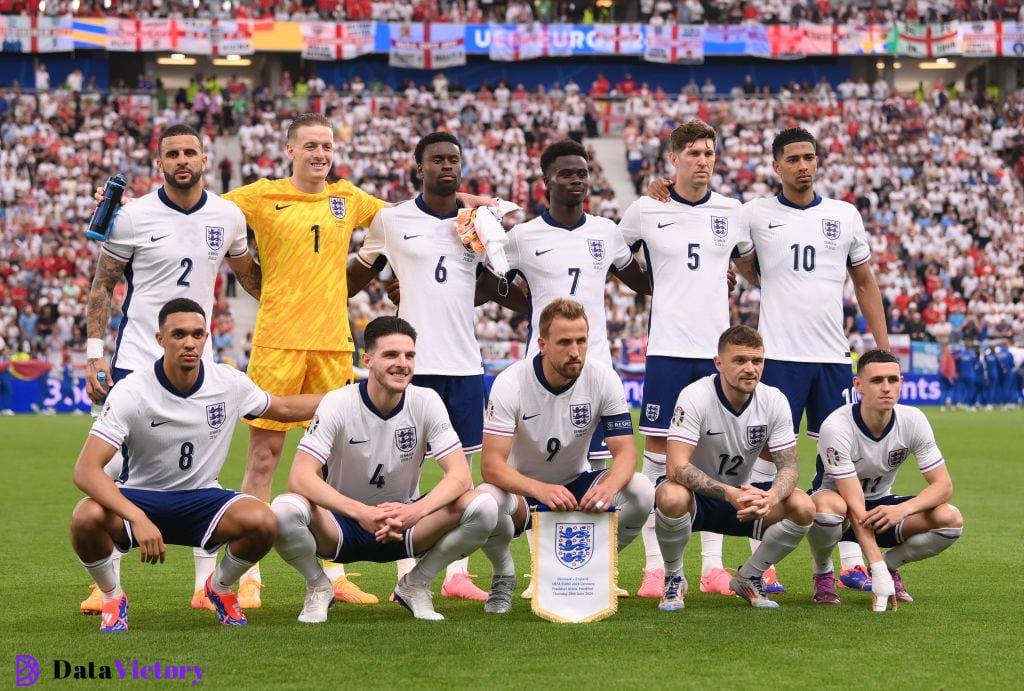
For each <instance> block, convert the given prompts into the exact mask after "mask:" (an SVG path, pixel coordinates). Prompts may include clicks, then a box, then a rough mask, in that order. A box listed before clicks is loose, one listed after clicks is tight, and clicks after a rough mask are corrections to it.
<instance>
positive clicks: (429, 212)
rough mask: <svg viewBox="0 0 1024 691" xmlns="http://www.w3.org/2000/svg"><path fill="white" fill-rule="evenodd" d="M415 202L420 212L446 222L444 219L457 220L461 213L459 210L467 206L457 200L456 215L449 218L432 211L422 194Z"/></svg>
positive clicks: (417, 196) (450, 215)
mask: <svg viewBox="0 0 1024 691" xmlns="http://www.w3.org/2000/svg"><path fill="white" fill-rule="evenodd" d="M414 201H415V202H416V206H418V207H419V209H420V211H422V212H423V213H425V214H427V215H428V216H433V217H434V218H439V219H441V220H444V219H447V218H455V217H456V216H457V215H458V213H459V209H461V208H462V207H464V206H465V204H463V203H462V202H461V201H460V200H458V199H456V200H455V213H453V214H448V215H447V216H442V215H441V214H439V213H437V212H436V211H434V210H433V209H431V208H430V207H429V206H427V203H426V202H425V201H423V195H422V194H418V195H416V199H415V200H414Z"/></svg>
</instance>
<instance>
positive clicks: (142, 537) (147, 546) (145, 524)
mask: <svg viewBox="0 0 1024 691" xmlns="http://www.w3.org/2000/svg"><path fill="white" fill-rule="evenodd" d="M131 524H132V535H133V536H134V537H135V541H136V542H137V543H139V553H140V554H141V556H142V561H144V562H145V563H147V564H159V563H163V561H164V559H166V558H167V546H166V545H164V536H163V535H161V534H160V529H159V528H157V527H156V525H154V524H153V522H152V521H151V520H149V519H148V518H146V517H145V516H143V517H142V518H140V519H138V520H135V521H132V522H131Z"/></svg>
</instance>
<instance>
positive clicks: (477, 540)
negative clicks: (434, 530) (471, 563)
mask: <svg viewBox="0 0 1024 691" xmlns="http://www.w3.org/2000/svg"><path fill="white" fill-rule="evenodd" d="M497 523H498V504H497V503H496V502H495V501H494V497H492V496H491V495H489V494H480V495H477V496H476V497H474V498H473V499H472V500H471V501H470V502H469V505H468V506H467V507H466V509H465V510H464V511H463V512H462V516H461V517H460V518H459V524H458V525H457V526H455V527H454V528H453V529H452V530H450V531H448V532H447V533H445V534H444V535H442V536H441V538H440V539H439V540H438V541H437V542H435V543H434V546H433V547H431V548H430V549H428V550H427V551H426V552H425V553H424V554H423V556H421V557H420V558H419V561H418V562H416V566H414V567H413V568H412V571H410V572H409V574H408V575H407V576H406V578H405V580H406V582H407V583H409V584H410V585H414V586H421V587H425V586H428V585H429V584H430V581H432V580H433V579H434V576H436V575H437V574H439V573H441V569H443V568H444V567H446V566H448V564H450V563H451V562H453V561H455V560H456V559H461V558H462V557H465V556H468V555H469V554H470V553H472V552H475V551H476V550H478V549H480V547H482V546H483V544H484V542H486V541H487V538H488V537H489V536H490V535H491V533H493V532H494V527H495V525H497ZM413 539H414V540H415V535H414V537H413Z"/></svg>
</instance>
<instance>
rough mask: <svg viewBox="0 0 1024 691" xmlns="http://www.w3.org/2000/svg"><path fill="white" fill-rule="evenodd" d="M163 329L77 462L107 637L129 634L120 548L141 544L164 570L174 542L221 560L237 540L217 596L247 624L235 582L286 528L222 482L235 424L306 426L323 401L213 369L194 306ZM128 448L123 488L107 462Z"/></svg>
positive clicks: (171, 305) (232, 616)
mask: <svg viewBox="0 0 1024 691" xmlns="http://www.w3.org/2000/svg"><path fill="white" fill-rule="evenodd" d="M158 324H159V328H160V331H159V332H158V333H157V334H156V339H157V341H158V342H159V343H160V346H161V347H162V348H163V352H164V355H163V357H162V358H160V359H159V360H157V361H156V363H155V364H154V365H153V366H152V367H148V368H140V369H139V370H137V371H135V372H133V373H131V374H129V375H128V376H126V377H125V378H124V379H122V380H121V381H120V382H119V383H118V385H117V386H115V387H114V389H113V390H112V391H111V393H110V395H109V396H108V397H107V401H106V404H105V406H104V409H103V413H102V414H101V415H100V416H99V418H98V419H97V420H96V423H95V424H94V425H93V427H92V431H91V432H90V434H89V437H88V438H87V439H86V442H85V446H84V447H83V448H82V452H81V454H80V455H79V457H78V462H77V463H76V464H75V477H74V479H75V484H76V485H78V487H79V488H80V489H81V490H82V491H83V492H85V493H86V494H87V495H88V497H87V498H85V499H83V500H82V501H81V502H79V503H78V506H76V507H75V511H74V514H73V515H72V518H71V543H72V545H73V547H74V549H75V552H77V553H78V557H79V559H81V561H82V565H83V566H84V567H85V569H86V571H88V572H89V575H91V576H92V577H93V579H95V583H96V585H97V586H98V587H99V589H100V590H101V591H102V593H103V611H102V620H101V621H100V631H103V632H107V633H109V632H115V631H127V630H128V597H127V596H126V595H125V594H124V592H123V591H122V590H121V583H120V577H119V574H118V572H117V569H116V567H115V564H114V560H113V559H112V558H111V552H112V551H113V549H114V547H115V546H116V547H117V549H118V550H119V551H120V552H122V553H123V552H127V551H128V549H130V548H131V547H132V546H138V547H139V549H140V551H141V553H142V560H143V561H145V562H148V563H150V564H155V563H157V562H162V561H164V557H165V554H166V548H165V546H164V545H165V543H170V544H176V545H188V546H192V547H202V548H203V549H205V550H207V551H208V552H214V553H215V552H216V551H217V549H218V547H220V545H223V544H225V543H226V544H227V549H226V550H225V552H224V558H223V559H221V561H220V563H219V564H218V565H217V568H216V570H215V571H214V572H213V574H211V575H210V576H209V577H208V578H207V579H206V585H205V591H206V596H207V597H209V599H210V601H211V602H212V603H213V605H214V607H215V609H216V612H217V618H218V620H219V621H220V622H221V623H222V624H227V625H230V626H242V625H244V624H245V623H246V619H245V615H244V614H243V613H242V610H241V609H240V608H239V606H238V601H237V599H236V597H235V595H234V594H233V593H232V591H231V586H232V584H234V583H235V582H236V581H237V580H238V578H239V577H240V576H241V575H242V574H243V573H245V571H246V569H248V568H249V567H250V566H252V563H253V562H255V561H257V560H258V559H260V558H261V557H262V556H263V555H264V554H266V553H267V552H268V551H270V548H271V547H272V546H273V544H274V538H275V536H276V534H277V530H276V522H275V520H274V515H273V514H272V513H271V512H270V509H268V508H267V507H266V506H265V505H264V504H263V502H261V501H259V500H257V499H256V498H255V497H251V496H249V495H247V494H242V493H240V492H235V491H234V490H228V489H223V488H221V486H220V485H219V484H218V483H217V476H218V474H219V473H220V470H221V468H222V467H223V465H224V461H225V460H226V459H227V455H228V449H229V448H230V446H231V437H232V434H233V433H234V430H235V422H236V421H237V420H239V419H240V418H242V417H268V418H271V419H274V420H280V421H285V422H287V421H292V420H306V419H308V418H309V416H310V415H312V414H313V411H314V410H316V406H317V404H318V403H319V402H320V399H321V398H322V396H320V395H319V394H316V395H304V396H287V397H274V396H270V395H269V394H268V393H266V392H265V391H263V390H262V389H260V388H259V387H257V386H256V385H255V384H253V383H252V382H251V381H250V380H249V379H248V378H247V377H246V376H245V375H244V374H242V373H241V372H239V371H237V370H236V369H234V368H233V367H230V366H229V365H206V364H203V363H202V362H201V360H200V357H201V355H202V352H203V347H204V345H205V344H206V339H207V337H208V336H209V333H208V332H207V330H206V315H205V314H204V312H203V308H202V307H200V306H199V304H198V303H196V302H194V301H192V300H189V299H187V298H175V299H174V300H171V301H170V302H168V303H167V304H165V305H164V306H163V308H162V309H161V310H160V313H159V317H158ZM117 451H121V453H122V456H123V458H124V464H125V465H124V470H123V471H122V473H121V477H122V478H123V479H122V480H121V481H119V484H118V485H115V484H114V482H113V480H111V479H110V477H109V476H108V475H107V474H106V473H105V472H104V471H103V467H104V466H105V465H106V464H107V463H108V462H109V461H110V460H111V458H113V456H114V454H115V453H116V452H117Z"/></svg>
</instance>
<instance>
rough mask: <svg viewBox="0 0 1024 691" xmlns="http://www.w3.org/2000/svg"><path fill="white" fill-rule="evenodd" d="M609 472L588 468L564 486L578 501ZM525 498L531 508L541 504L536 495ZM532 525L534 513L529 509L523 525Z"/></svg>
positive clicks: (524, 528) (528, 527) (526, 527)
mask: <svg viewBox="0 0 1024 691" xmlns="http://www.w3.org/2000/svg"><path fill="white" fill-rule="evenodd" d="M607 472H608V471H607V470H588V471H587V472H585V473H581V474H580V475H579V476H577V477H576V479H575V480H573V481H572V482H567V483H565V484H564V485H562V487H565V488H566V489H567V490H569V491H570V492H572V496H573V497H575V498H576V502H577V503H578V502H579V501H580V500H581V499H583V496H584V495H585V494H586V493H587V492H588V491H590V488H591V487H593V486H594V484H595V483H596V482H597V481H598V480H600V479H601V476H602V475H604V474H605V473H607ZM524 499H526V506H527V507H528V508H529V509H533V507H535V506H537V505H538V504H540V501H538V500H537V499H535V498H534V497H524ZM531 525H533V513H532V511H527V513H526V525H524V526H523V530H529V529H530V526H531Z"/></svg>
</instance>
